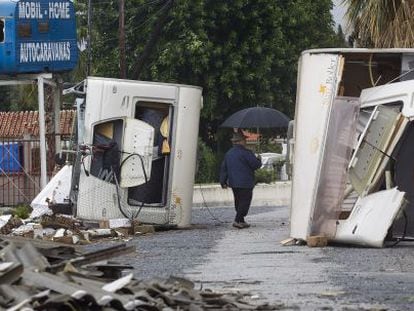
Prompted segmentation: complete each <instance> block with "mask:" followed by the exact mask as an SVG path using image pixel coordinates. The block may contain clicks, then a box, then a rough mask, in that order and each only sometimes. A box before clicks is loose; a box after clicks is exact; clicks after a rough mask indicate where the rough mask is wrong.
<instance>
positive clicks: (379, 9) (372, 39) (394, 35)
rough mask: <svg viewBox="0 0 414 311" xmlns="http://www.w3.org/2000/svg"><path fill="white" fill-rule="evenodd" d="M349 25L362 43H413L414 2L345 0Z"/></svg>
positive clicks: (409, 45)
mask: <svg viewBox="0 0 414 311" xmlns="http://www.w3.org/2000/svg"><path fill="white" fill-rule="evenodd" d="M342 4H343V5H345V6H347V7H348V9H347V13H346V15H347V18H348V21H349V26H350V27H352V28H353V29H354V38H355V40H356V42H357V44H358V45H359V46H362V47H382V48H388V47H413V45H414V19H413V18H412V16H413V13H414V2H413V1H411V0H343V2H342Z"/></svg>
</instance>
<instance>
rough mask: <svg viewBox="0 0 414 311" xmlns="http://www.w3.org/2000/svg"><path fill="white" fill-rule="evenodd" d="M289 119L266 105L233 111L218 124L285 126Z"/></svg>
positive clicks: (266, 126)
mask: <svg viewBox="0 0 414 311" xmlns="http://www.w3.org/2000/svg"><path fill="white" fill-rule="evenodd" d="M289 121H290V119H289V118H288V117H287V116H286V115H285V114H284V113H282V112H280V111H279V110H276V109H272V108H266V107H252V108H246V109H242V110H240V111H237V112H235V113H233V114H232V115H231V116H230V117H228V118H227V119H226V120H225V121H224V122H223V123H222V124H221V125H220V126H221V127H233V128H272V127H287V126H288V124H289Z"/></svg>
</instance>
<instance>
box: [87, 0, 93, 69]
mask: <svg viewBox="0 0 414 311" xmlns="http://www.w3.org/2000/svg"><path fill="white" fill-rule="evenodd" d="M91 32H92V0H88V43H87V44H88V60H87V69H86V71H87V72H86V76H89V75H90V74H91V63H92V51H91V48H92V47H91V41H92V40H91V35H92V34H91Z"/></svg>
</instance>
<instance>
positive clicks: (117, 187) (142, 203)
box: [111, 151, 148, 221]
mask: <svg viewBox="0 0 414 311" xmlns="http://www.w3.org/2000/svg"><path fill="white" fill-rule="evenodd" d="M120 152H121V153H124V154H128V156H127V157H126V158H125V159H123V160H122V162H121V165H120V166H119V171H121V169H122V166H123V165H124V164H125V162H126V161H127V160H128V159H130V158H131V157H133V156H138V158H139V159H140V162H141V167H142V171H143V173H144V179H145V184H146V183H148V176H147V172H146V170H145V165H144V160H143V159H142V155H140V154H138V153H129V152H125V151H120ZM111 169H112V171H113V168H112V167H111ZM114 177H115V186H116V191H117V199H118V208H119V210H120V211H121V213H122V215H124V216H125V217H126V218H128V219H129V220H131V221H133V220H134V219H136V218H137V217H138V215H139V214H140V213H141V210H142V208H143V207H144V204H145V203H144V202H141V205H140V206H139V208H138V211H137V212H136V214H135V215H134V214H133V213H132V211H131V215H130V216H129V217H128V216H127V215H126V213H125V211H124V210H123V209H122V205H121V199H120V193H119V184H118V178H117V177H116V173H115V172H114Z"/></svg>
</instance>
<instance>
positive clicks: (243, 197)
mask: <svg viewBox="0 0 414 311" xmlns="http://www.w3.org/2000/svg"><path fill="white" fill-rule="evenodd" d="M232 190H233V195H234V207H235V209H236V218H235V219H234V221H235V222H244V217H245V216H246V215H247V213H248V212H249V208H250V203H251V202H252V196H253V188H232Z"/></svg>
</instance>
